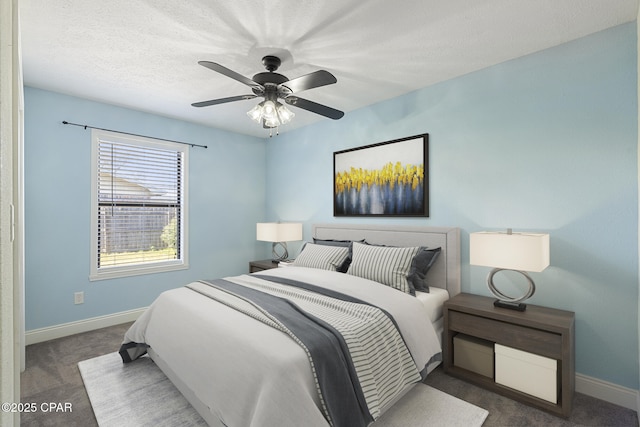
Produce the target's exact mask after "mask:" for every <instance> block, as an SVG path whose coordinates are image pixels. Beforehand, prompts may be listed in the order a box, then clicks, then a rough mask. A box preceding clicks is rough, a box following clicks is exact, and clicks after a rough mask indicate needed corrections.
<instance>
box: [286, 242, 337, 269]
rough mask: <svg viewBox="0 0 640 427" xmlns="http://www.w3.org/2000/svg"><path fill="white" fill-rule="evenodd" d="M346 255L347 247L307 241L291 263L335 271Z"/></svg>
mask: <svg viewBox="0 0 640 427" xmlns="http://www.w3.org/2000/svg"><path fill="white" fill-rule="evenodd" d="M348 256H349V248H346V247H340V246H327V245H316V244H313V243H307V244H306V245H304V248H303V249H302V252H300V255H298V257H297V258H296V259H295V260H294V261H293V265H295V266H297V267H308V268H318V269H322V270H331V271H337V269H338V267H340V266H341V265H342V263H343V262H344V260H345V259H347V257H348Z"/></svg>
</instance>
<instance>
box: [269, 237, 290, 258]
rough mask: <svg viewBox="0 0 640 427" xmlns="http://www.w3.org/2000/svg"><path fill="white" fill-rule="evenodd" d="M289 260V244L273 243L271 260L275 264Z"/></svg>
mask: <svg viewBox="0 0 640 427" xmlns="http://www.w3.org/2000/svg"><path fill="white" fill-rule="evenodd" d="M287 258H289V251H288V250H287V242H273V243H272V244H271V259H272V261H273V262H279V261H284V260H286V259H287Z"/></svg>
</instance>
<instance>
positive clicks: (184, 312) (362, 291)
mask: <svg viewBox="0 0 640 427" xmlns="http://www.w3.org/2000/svg"><path fill="white" fill-rule="evenodd" d="M260 273H261V274H262V275H264V276H272V277H275V278H287V279H295V280H299V281H301V282H312V283H313V284H314V285H317V286H322V287H326V288H328V289H330V290H332V291H335V292H340V293H345V294H348V295H351V296H353V297H354V298H358V299H361V300H362V301H365V302H367V303H369V304H372V305H375V306H378V307H380V308H382V309H383V310H386V311H388V312H389V313H391V315H392V316H393V318H394V319H395V322H396V323H397V325H398V328H399V330H400V333H401V334H402V337H403V339H404V341H405V343H406V346H407V349H408V351H409V352H410V354H411V357H412V358H413V360H414V361H415V364H416V366H417V367H418V370H419V371H423V373H424V372H426V371H429V370H430V369H432V368H433V367H434V366H435V365H437V363H439V362H438V361H439V358H438V356H439V355H440V351H441V349H440V340H439V338H438V336H437V333H436V331H435V329H434V327H433V320H432V319H436V321H437V318H438V317H439V316H441V308H440V306H441V304H440V301H443V300H444V299H446V297H448V294H447V293H446V291H443V292H444V293H443V292H440V290H437V291H435V292H430V293H429V294H425V295H418V296H417V297H413V296H411V295H408V294H404V293H402V292H399V291H397V290H395V289H392V288H390V287H388V286H384V285H381V284H379V283H377V282H373V281H370V280H367V279H363V278H360V277H356V276H349V275H345V274H342V273H336V272H331V271H323V270H315V269H308V268H299V267H287V268H281V269H273V270H268V271H263V272H260ZM252 276H253V275H243V276H237V277H234V278H229V279H230V280H232V281H238V282H242V281H249V282H251V281H252V280H255V279H254V278H253V277H252ZM125 343H140V344H144V345H148V346H150V347H151V348H152V349H153V353H152V354H153V355H155V358H157V360H158V361H159V366H160V367H161V368H163V370H165V372H166V373H167V375H168V376H169V377H170V378H172V380H174V383H176V385H177V386H178V387H179V388H180V389H181V391H182V392H183V394H185V396H186V397H187V399H188V400H189V401H190V402H191V403H192V404H193V406H194V407H195V408H196V409H197V410H198V411H199V412H201V415H203V418H205V419H206V420H207V421H208V422H209V423H210V424H212V425H229V426H271V425H273V426H276V425H277V426H287V425H290V426H299V425H305V426H311V427H314V426H318V427H320V426H322V427H326V426H327V425H329V423H328V421H327V419H326V417H325V412H324V411H323V407H322V405H323V402H322V401H321V400H322V399H321V398H320V397H319V396H318V392H317V389H316V381H315V380H314V375H315V374H314V371H313V368H312V366H311V365H310V363H309V359H308V357H307V355H306V354H305V351H304V350H303V349H302V348H301V347H300V346H299V345H298V344H297V343H296V342H294V340H292V339H291V338H290V337H289V336H287V335H286V334H283V333H281V332H280V331H277V330H275V329H273V328H271V327H269V326H267V325H265V324H263V323H261V322H259V321H257V320H256V319H254V318H252V317H250V316H247V315H245V314H243V313H241V312H238V311H237V310H235V309H233V308H231V307H229V306H227V305H225V304H221V303H219V302H216V301H212V300H210V299H206V298H204V299H203V298H202V296H201V295H199V294H198V293H197V292H193V291H192V290H190V289H187V288H186V287H185V288H178V289H174V290H171V291H167V292H165V293H163V294H162V295H161V296H160V297H159V298H158V299H157V300H156V301H155V302H154V303H153V304H152V305H151V307H150V308H149V309H148V310H147V311H146V312H145V313H144V314H143V315H142V316H141V317H140V319H139V320H138V321H136V322H135V323H134V325H133V326H132V327H131V328H130V330H129V331H128V332H127V334H126V336H125ZM410 388H411V386H406V387H403V389H401V390H398V391H397V396H396V398H394V399H393V400H390V401H389V402H388V403H387V404H386V405H385V406H384V407H382V408H380V411H381V412H380V413H384V411H386V409H388V407H389V406H391V405H392V404H393V403H394V402H395V401H396V400H397V398H399V397H400V396H402V395H403V394H404V393H406V391H408V390H409V389H410Z"/></svg>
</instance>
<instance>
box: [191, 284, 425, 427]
mask: <svg viewBox="0 0 640 427" xmlns="http://www.w3.org/2000/svg"><path fill="white" fill-rule="evenodd" d="M255 277H256V276H255V275H254V276H253V277H248V276H238V277H234V278H227V279H218V280H212V281H200V282H196V283H193V284H190V285H188V286H187V287H188V288H189V289H191V290H193V291H196V292H198V293H200V294H202V295H205V296H207V297H209V298H212V299H214V300H216V301H218V302H220V303H223V304H225V305H227V306H229V307H232V308H234V309H236V310H238V311H241V312H243V313H244V314H246V315H249V316H251V317H253V318H254V319H257V320H259V321H261V322H263V323H265V324H267V325H269V326H271V327H273V328H275V329H278V330H280V331H281V332H283V333H285V334H287V335H289V336H290V337H291V338H292V339H293V340H294V341H295V342H296V343H298V345H300V346H301V347H302V348H303V349H304V350H305V352H306V354H307V357H308V358H309V363H310V364H311V367H312V372H313V374H314V380H315V383H316V388H317V391H318V394H319V396H320V402H321V405H322V409H323V412H324V414H325V417H326V418H327V421H328V422H329V424H330V425H333V426H349V427H351V426H354V427H355V426H366V425H368V424H369V423H370V422H372V421H374V420H375V419H377V418H378V417H379V415H380V413H381V408H383V407H385V406H386V405H388V404H389V403H390V402H391V401H392V400H393V399H394V398H395V397H396V396H397V394H398V393H400V392H401V391H402V390H403V389H404V388H405V387H406V386H407V385H408V384H412V383H415V382H417V381H420V379H421V376H420V372H419V369H418V368H417V367H416V364H415V363H414V361H413V358H412V357H411V354H410V353H409V351H408V349H407V347H406V345H405V342H404V340H403V338H402V335H401V334H400V332H399V331H398V329H397V326H396V324H395V322H394V320H393V317H391V315H389V313H387V312H385V311H383V310H382V309H380V308H378V307H375V306H373V305H370V304H367V303H365V302H363V301H360V300H358V299H356V298H353V297H350V296H348V295H344V294H339V293H337V292H334V291H328V290H326V289H324V288H322V287H316V286H314V285H311V284H308V283H302V282H298V281H292V280H278V278H273V277H268V276H265V277H261V278H260V279H256V278H255ZM278 282H281V283H278Z"/></svg>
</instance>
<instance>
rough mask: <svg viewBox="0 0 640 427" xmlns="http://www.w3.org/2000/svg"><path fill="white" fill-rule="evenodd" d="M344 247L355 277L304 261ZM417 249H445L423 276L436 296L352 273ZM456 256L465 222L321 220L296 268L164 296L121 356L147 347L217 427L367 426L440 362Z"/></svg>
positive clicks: (455, 282) (456, 284)
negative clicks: (410, 223)
mask: <svg viewBox="0 0 640 427" xmlns="http://www.w3.org/2000/svg"><path fill="white" fill-rule="evenodd" d="M344 241H350V242H353V243H351V244H350V245H347V246H345V245H344V244H343V243H336V242H344ZM345 247H348V248H349V250H348V254H349V255H348V256H349V257H351V258H352V260H351V265H350V266H349V267H350V269H351V271H350V272H349V273H345V272H336V271H329V270H326V269H323V268H311V267H310V266H309V265H308V262H311V261H309V260H312V261H313V262H320V261H322V262H328V261H327V260H328V259H331V260H333V261H331V262H334V261H335V262H334V264H335V266H336V268H338V269H339V266H340V265H343V261H344V260H343V258H341V257H342V256H343V255H344V249H343V248H345ZM416 247H421V248H427V249H430V250H433V251H435V252H437V256H434V255H430V257H431V258H430V259H431V265H429V267H428V269H427V270H428V273H426V277H424V276H420V277H419V279H420V280H422V281H423V282H426V283H428V292H421V291H420V290H418V291H416V290H415V289H413V290H412V289H400V288H397V289H394V286H396V283H395V282H394V283H392V285H393V286H389V284H381V283H379V282H378V281H374V280H371V277H366V276H367V275H369V274H371V273H370V272H369V270H366V271H365V270H363V271H365V273H363V274H356V273H357V272H358V268H359V267H362V266H363V263H364V261H363V260H364V259H365V255H367V256H369V255H372V254H373V255H376V256H378V255H381V254H382V255H385V256H386V255H387V254H396V253H402V254H409V253H411V254H412V255H411V257H412V258H413V257H414V256H417V254H418V253H421V254H424V253H426V252H427V251H426V250H424V251H423V250H416V251H415V252H410V251H412V250H413V248H416ZM338 248H340V249H338ZM318 254H321V256H319V255H318ZM327 254H328V255H327ZM338 255H340V256H338ZM394 256H395V255H394ZM407 256H408V255H407ZM459 258H460V249H459V230H458V229H457V228H445V227H403V226H379V225H371V226H367V225H351V224H317V225H314V226H313V240H310V242H309V243H308V244H306V245H305V247H304V248H303V250H302V251H301V254H300V255H299V257H298V258H296V261H295V262H294V263H293V265H292V266H288V267H284V268H277V269H272V270H267V271H262V272H258V273H254V274H249V275H240V276H234V277H229V278H223V279H215V280H203V281H198V282H194V283H191V284H188V285H187V286H185V287H182V288H178V289H174V290H170V291H167V292H164V293H163V294H162V295H160V296H159V297H158V299H157V300H156V301H154V303H153V304H152V305H151V306H150V307H149V309H148V310H147V311H146V312H145V313H144V314H143V315H142V316H141V317H140V318H139V319H138V320H137V321H136V322H135V323H134V324H133V325H132V326H131V328H130V329H129V331H127V333H126V335H125V339H124V341H123V345H122V348H121V352H120V353H121V355H122V357H123V361H125V362H130V361H132V360H135V359H136V358H137V357H140V356H142V355H143V354H144V353H147V354H148V355H149V356H150V357H151V358H152V359H153V360H154V361H155V363H156V364H157V365H158V366H159V367H160V368H161V369H162V371H163V372H164V373H165V374H166V375H167V377H169V379H171V381H172V382H173V383H174V384H175V385H176V387H177V388H178V389H179V390H180V391H181V392H182V393H183V394H184V396H185V397H186V398H187V400H188V401H189V402H190V403H191V404H192V406H193V407H194V408H195V409H196V410H197V411H198V412H199V413H200V415H201V416H202V417H203V418H204V419H205V421H206V422H207V423H208V424H209V425H211V426H289V425H290V426H300V425H305V426H312V427H315V426H317V427H326V426H329V425H336V426H345V425H348V426H357V425H362V426H366V425H369V424H370V423H371V422H372V421H374V420H375V419H377V418H378V417H379V416H380V415H381V414H383V413H384V412H385V411H386V410H387V409H388V408H390V407H391V406H392V405H393V404H394V403H395V402H397V400H398V399H400V398H401V397H402V396H403V395H404V394H405V393H406V392H407V391H408V390H410V389H411V388H412V387H413V385H414V384H415V383H416V382H418V381H420V380H421V379H422V378H424V376H425V375H427V374H428V373H429V372H430V371H431V370H433V369H434V368H435V367H436V366H437V365H438V364H439V363H440V360H441V354H440V352H441V347H440V342H441V329H442V319H441V317H442V303H443V302H444V301H445V300H446V299H447V298H449V297H450V296H453V295H455V294H457V293H459V292H460V260H459ZM319 260H320V261H319ZM385 263H386V261H384V262H382V263H381V262H379V261H378V262H376V265H381V264H385ZM413 263H414V264H415V260H414V262H413ZM334 264H331V265H334ZM364 265H366V266H367V268H369V267H370V266H369V265H367V264H366V263H365V264H364ZM373 270H376V271H377V270H379V269H373ZM412 271H413V270H412ZM376 274H377V273H376ZM363 276H364V277H363ZM376 277H377V276H376ZM379 280H381V281H384V280H386V279H379ZM401 282H402V286H405V285H406V284H407V283H405V281H404V280H402V281H401ZM409 282H412V281H411V280H409ZM412 283H413V282H412ZM292 285H295V286H292ZM398 286H400V285H398ZM409 287H411V286H409ZM283 301H285V302H283ZM291 307H293V308H291ZM300 313H302V314H300ZM325 315H326V316H327V317H326V318H325V317H323V316H325ZM318 318H320V319H322V320H318ZM309 319H311V320H309ZM327 324H328V325H327ZM316 328H317V329H316ZM325 328H326V329H325ZM327 330H329V331H336V330H337V331H339V333H338V334H334V333H333V332H331V333H328V332H326V331H327ZM334 335H336V336H337V338H336V337H335V336H334ZM318 343H321V344H318ZM327 348H332V350H328V349H327ZM341 350H342V351H344V353H340V351H341ZM334 352H335V353H334ZM345 354H346V355H347V356H345ZM354 378H355V380H354Z"/></svg>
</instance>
